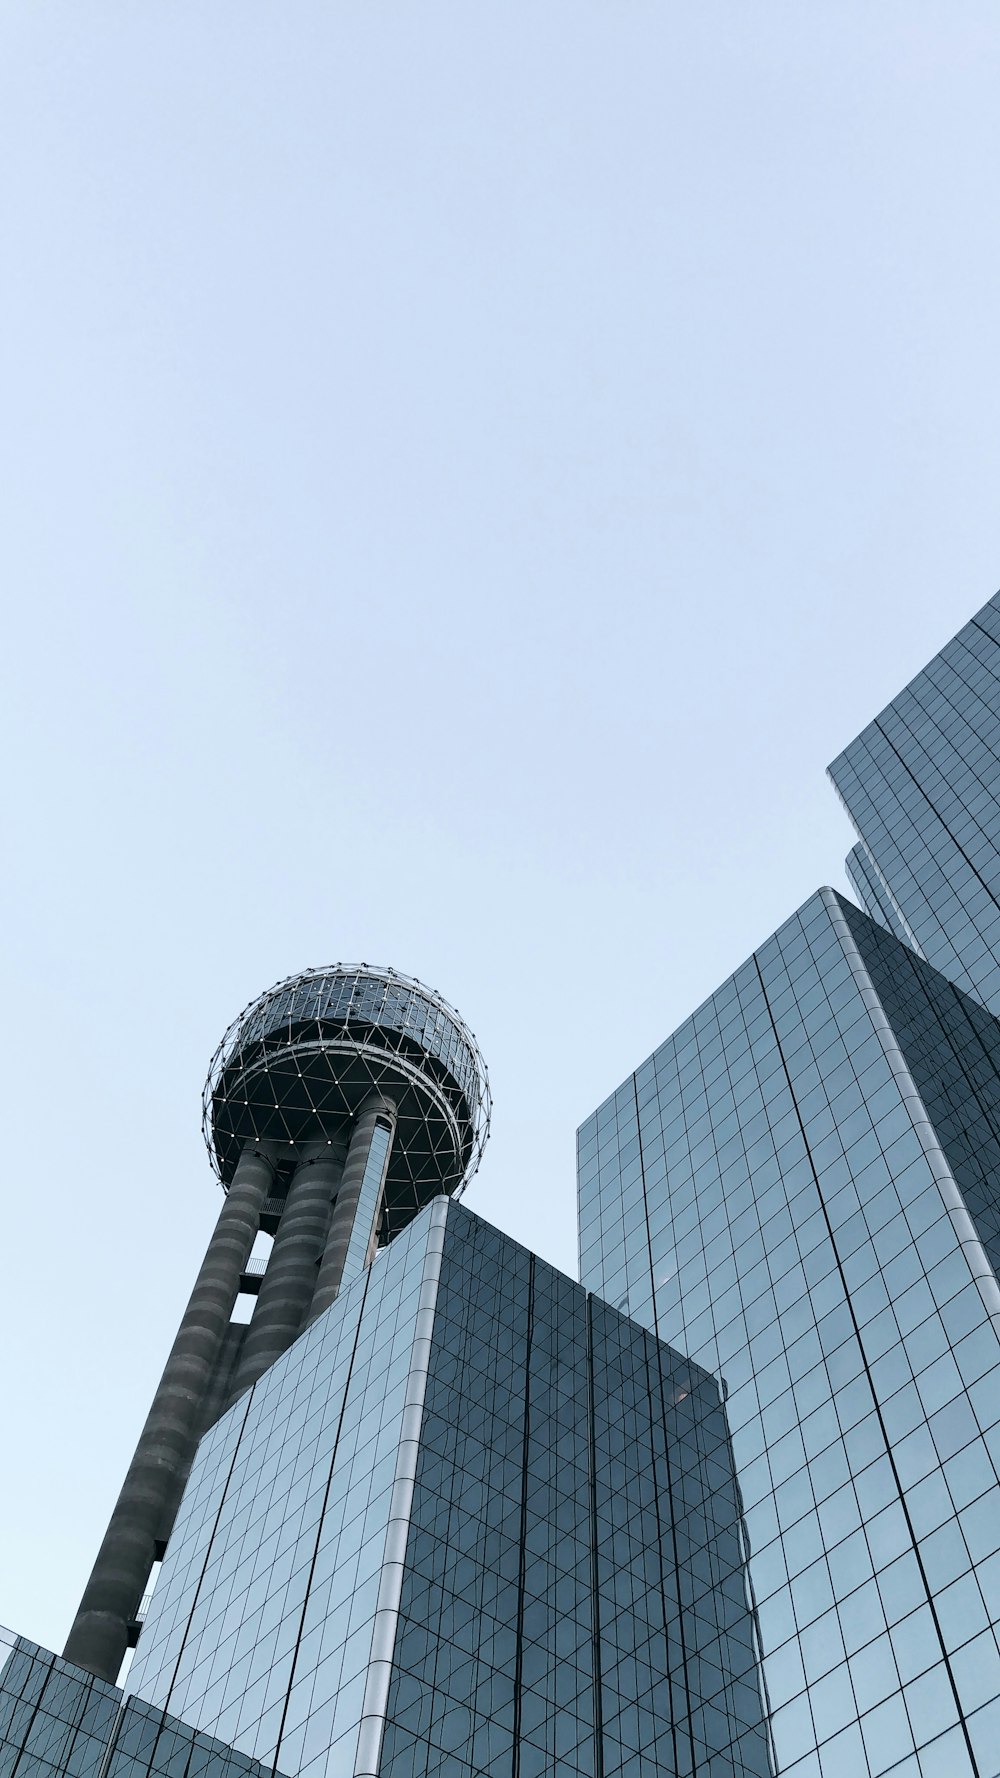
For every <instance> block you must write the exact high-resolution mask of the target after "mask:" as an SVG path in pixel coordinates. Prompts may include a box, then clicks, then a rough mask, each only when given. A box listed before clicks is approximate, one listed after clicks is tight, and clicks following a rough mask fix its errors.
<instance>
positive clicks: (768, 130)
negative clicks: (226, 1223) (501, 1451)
mask: <svg viewBox="0 0 1000 1778" xmlns="http://www.w3.org/2000/svg"><path fill="white" fill-rule="evenodd" d="M998 64H1000V10H998V8H997V6H996V4H995V0H982V3H978V4H977V3H970V0H949V4H947V5H944V4H934V5H928V4H922V3H921V0H880V4H878V5H877V6H873V5H872V4H871V0H862V3H860V4H852V3H850V0H836V3H835V4H834V3H833V0H830V3H829V4H826V3H812V4H810V3H808V0H807V3H806V4H803V3H802V0H789V3H788V4H775V3H773V0H756V3H755V4H753V5H747V4H745V0H729V3H728V4H707V5H700V6H692V5H685V6H681V5H677V4H668V3H667V0H602V3H600V4H596V3H594V0H565V3H563V0H531V4H524V3H523V0H505V3H504V4H502V5H499V4H497V5H494V4H490V3H486V0H474V3H472V0H464V3H462V4H459V3H457V0H456V3H452V4H445V3H443V0H420V3H417V0H411V3H410V4H405V5H404V4H401V3H397V4H380V3H377V0H355V3H354V4H344V3H340V0H322V3H320V0H298V3H293V4H291V5H287V4H286V5H277V4H274V3H272V4H268V5H265V4H261V3H260V0H214V3H213V4H209V5H206V4H205V3H204V0H196V3H195V0H145V3H144V4H142V5H141V6H137V5H133V4H126V3H125V0H119V3H118V4H110V3H104V4H102V3H101V0H88V3H87V4H85V5H81V4H80V3H79V0H62V3H57V0H32V3H31V4H22V5H16V4H10V3H8V4H7V5H6V6H5V7H4V8H3V9H2V13H0V255H2V262H0V263H2V276H0V323H2V325H0V452H2V462H0V488H2V501H3V524H2V532H0V537H2V550H3V557H4V580H5V584H6V587H7V590H8V623H7V646H6V648H5V650H4V668H3V670H4V676H5V685H4V690H3V699H2V703H3V718H4V723H5V727H6V739H5V760H6V765H7V771H6V774H5V777H6V788H7V791H8V810H7V814H6V817H5V827H6V838H7V841H8V864H7V868H6V871H5V873H4V878H3V895H4V899H5V919H4V930H5V933H6V935H7V938H8V941H9V954H8V959H7V964H8V974H7V988H6V998H7V1005H8V1009H9V1010H8V1017H7V1019H6V1020H5V1022H4V1050H5V1080H6V1086H7V1097H8V1111H7V1125H6V1141H5V1145H4V1160H5V1176H6V1188H5V1217H6V1225H7V1236H8V1242H9V1246H8V1250H7V1258H6V1261H5V1266H4V1293H5V1304H4V1308H5V1313H4V1327H5V1358H6V1362H5V1364H4V1367H3V1387H4V1404H3V1416H4V1425H5V1429H6V1432H7V1454H6V1456H5V1460H4V1463H3V1465H2V1468H0V1490H2V1511H0V1524H2V1526H3V1540H4V1544H5V1546H6V1547H5V1551H4V1555H3V1559H2V1562H0V1576H2V1585H0V1622H7V1623H10V1624H13V1625H14V1626H15V1627H16V1628H18V1629H21V1630H23V1631H25V1632H26V1633H28V1634H30V1635H33V1636H35V1637H37V1638H38V1639H39V1640H41V1641H42V1642H44V1643H46V1644H48V1645H50V1646H56V1647H58V1646H60V1645H61V1643H62V1640H63V1637H64V1634H65V1631H66V1629H67V1627H68V1623H69V1620H70V1617H71V1614H72V1610H73V1607H74V1605H75V1602H76V1599H77V1597H78V1595H79V1593H80V1590H81V1588H82V1585H83V1582H84V1579H85V1577H86V1573H87V1571H88V1570H89V1566H90V1562H91V1559H92V1557H93V1555H94V1553H95V1551H96V1547H97V1543H98V1540H99V1537H100V1534H101V1531H102V1529H103V1526H104V1523H105V1522H106V1519H107V1515H108V1512H109V1510H110V1507H111V1504H112V1501H113V1498H114V1495H115V1493H116V1491H117V1487H118V1484H119V1482H120V1480H121V1477H122V1474H123V1472H124V1468H125V1465H126V1462H127V1460H128V1457H129V1455H130V1452H131V1449H132V1445H133V1442H134V1439H135V1436H136V1434H137V1431H138V1428H139V1425H140V1423H141V1420H142V1416H143V1413H144V1410H145V1407H146V1405H147V1403H148V1400H149V1396H150V1394H151V1391H152V1388H153V1386H154V1384H155V1381H156V1378H157V1376H158V1374H159V1369H160V1366H161V1364H162V1360H163V1358H164V1356H165V1352H166V1348H167V1345H168V1342H169V1339H170V1336H171V1333H172V1332H173V1329H174V1327H175V1325H176V1322H177V1319H178V1316H179V1314H180V1312H181V1309H182V1307H183V1304H184V1301H185V1299H186V1295H187V1291H188V1288H189V1286H190V1283H191V1280H192V1277H193V1274H194V1270H195V1267H196V1265H197V1262H198V1260H199V1258H200V1255H201V1252H202V1250H203V1247H204V1243H205V1241H206V1239H207V1237H208V1233H209V1230H210V1227H211V1224H212V1221H213V1219H214V1216H215V1213H216V1209H217V1187H215V1185H214V1184H213V1180H212V1177H211V1174H210V1172H209V1169H208V1164H207V1160H206V1158H205V1155H204V1151H203V1149H202V1146H201V1137H200V1133H199V1124H198V1114H199V1094H200V1089H201V1084H202V1079H203V1076H204V1072H205V1068H206V1065H207V1062H208V1058H209V1055H210V1053H211V1051H212V1049H213V1048H214V1045H215V1043H216V1041H217V1039H218V1037H219V1036H220V1035H221V1033H222V1030H223V1028H224V1027H225V1025H226V1024H227V1023H228V1021H229V1020H230V1018H232V1017H233V1015H234V1014H235V1013H236V1012H237V1011H239V1009H240V1008H241V1007H242V1006H243V1004H244V1003H245V1002H246V1001H247V1000H248V999H249V998H250V997H251V996H252V995H254V994H255V993H256V992H257V991H258V990H260V989H261V988H263V987H265V986H266V985H268V984H269V983H270V982H271V981H273V980H274V979H275V978H276V977H278V976H281V975H284V974H286V973H288V972H289V971H291V970H295V969H298V968H300V967H302V966H304V965H307V964H312V963H324V962H327V961H330V960H333V959H336V958H346V959H357V958H365V959H367V960H369V961H373V962H383V961H386V962H391V963H394V964H396V965H397V966H398V967H399V968H401V969H404V970H406V971H409V972H412V973H414V974H417V975H419V976H421V977H422V978H423V979H425V980H427V981H429V982H431V983H432V984H434V985H436V986H438V987H440V988H441V990H442V991H443V992H444V993H445V994H446V995H447V996H448V998H449V999H451V1000H452V1001H454V1002H455V1003H456V1004H457V1005H458V1006H459V1007H460V1008H461V1010H462V1012H463V1013H464V1014H465V1016H466V1017H467V1018H468V1019H469V1021H470V1023H471V1024H472V1026H473V1028H474V1029H475V1030H476V1031H477V1033H478V1035H479V1038H480V1040H481V1042H482V1045H483V1049H484V1051H485V1053H486V1056H487V1059H488V1061H489V1064H490V1068H491V1072H492V1078H493V1088H494V1097H495V1120H494V1137H493V1141H492V1143H491V1145H490V1149H489V1151H488V1155H487V1159H486V1162H485V1164H484V1167H483V1169H482V1173H481V1175H480V1178H479V1180H478V1181H477V1183H476V1185H475V1187H474V1188H473V1189H472V1190H471V1191H470V1193H469V1195H468V1198H467V1202H468V1203H469V1205H470V1207H472V1208H474V1209H477V1210H479V1211H481V1212H482V1213H483V1214H484V1215H486V1216H488V1217H491V1218H492V1219H494V1220H495V1221H497V1222H498V1223H500V1224H501V1225H502V1226H503V1227H504V1228H505V1229H507V1230H509V1231H510V1232H511V1233H513V1234H515V1235H517V1236H519V1237H520V1238H522V1239H524V1240H525V1241H527V1242H529V1243H531V1244H533V1245H535V1246H537V1248H538V1249H539V1250H540V1251H541V1252H542V1253H543V1254H544V1255H545V1256H546V1257H547V1258H549V1259H552V1260H554V1261H555V1262H556V1263H558V1264H561V1265H563V1266H564V1267H566V1268H567V1269H573V1268H574V1267H575V1223H574V1192H573V1138H574V1129H575V1126H576V1124H577V1123H578V1122H579V1120H580V1119H581V1118H582V1117H583V1116H585V1115H586V1114H587V1112H588V1111H590V1110H591V1109H592V1108H593V1106H594V1105H595V1104H596V1103H597V1102H598V1101H599V1100H600V1099H602V1098H603V1097H604V1096H605V1095H606V1093H607V1092H608V1091H610V1090H611V1089H612V1088H613V1087H614V1086H615V1085H616V1084H617V1083H618V1081H619V1080H620V1078H621V1077H622V1076H623V1075H624V1074H625V1073H626V1071H627V1070H628V1069H630V1068H631V1067H633V1066H634V1065H635V1064H636V1063H637V1062H638V1061H639V1060H640V1059H641V1058H642V1057H643V1056H644V1055H645V1054H646V1053H647V1052H648V1051H649V1050H650V1049H651V1048H652V1047H653V1046H654V1045H655V1044H656V1043H657V1042H658V1041H660V1040H661V1039H662V1038H663V1037H665V1036H666V1035H667V1033H668V1032H669V1031H670V1030H671V1029H672V1028H673V1027H674V1026H675V1025H676V1024H677V1023H679V1021H680V1020H681V1019H682V1018H684V1017H685V1016H686V1015H687V1014H688V1013H689V1012H690V1011H691V1010H692V1008H693V1007H694V1005H695V1004H696V1003H697V1002H698V1001H699V1000H700V999H702V998H703V997H704V996H705V995H706V994H707V993H709V992H710V991H711V990H712V989H713V988H715V987H716V986H717V984H718V983H719V982H720V981H721V980H722V979H723V978H724V977H725V976H726V975H727V974H728V973H729V972H730V971H731V970H732V969H733V968H734V967H735V966H736V965H737V964H739V963H740V962H741V961H742V959H743V958H744V956H745V955H746V954H747V953H748V952H749V951H750V949H751V948H752V947H753V946H754V945H755V944H757V943H759V942H760V941H761V940H762V939H763V938H764V937H765V936H766V935H767V934H768V933H769V932H770V931H771V930H772V929H773V928H774V927H775V926H776V925H777V924H778V923H779V922H780V921H781V920H782V919H783V918H784V917H785V916H786V915H787V914H788V913H790V912H791V910H792V909H793V908H794V907H795V906H796V905H797V904H798V903H799V902H800V901H802V900H804V898H805V897H806V896H807V895H808V894H809V893H810V892H811V891H812V890H813V889H814V888H815V887H816V886H817V884H818V883H820V882H821V881H827V880H832V881H834V882H837V883H841V882H842V878H841V875H840V872H841V865H842V859H843V854H844V851H845V849H846V847H847V845H848V844H849V838H850V836H849V832H848V828H847V824H846V821H845V819H844V817H843V816H842V814H841V812H840V810H839V808H838V805H837V802H836V799H835V797H834V795H833V792H832V791H831V790H830V789H829V788H828V787H827V786H826V784H825V782H824V776H823V772H824V767H825V766H826V764H827V762H828V760H829V759H830V758H832V756H833V755H834V754H835V753H836V752H837V751H838V750H839V749H840V748H841V747H842V746H843V745H844V743H845V742H846V741H848V740H849V739H850V738H851V736H852V735H853V734H854V733H855V732H856V731H857V729H858V728H859V727H861V726H862V724H863V723H864V722H866V721H867V720H868V719H869V718H870V717H871V716H872V715H873V714H874V713H875V711H876V710H877V709H878V708H879V707H880V706H881V705H882V704H883V703H884V702H885V701H886V700H887V699H888V698H889V697H890V696H892V695H893V694H894V693H895V692H896V691H897V690H898V689H899V687H900V686H901V685H902V684H903V683H904V681H905V680H906V679H907V678H908V677H909V676H910V675H911V674H912V673H913V672H914V671H916V670H917V669H918V668H919V667H920V666H922V665H923V663H924V661H925V660H926V659H927V657H928V656H929V655H930V654H931V653H933V652H934V650H935V649H936V648H938V647H939V646H940V645H941V644H942V643H943V642H944V641H945V640H946V639H947V637H948V636H950V635H951V634H952V633H953V631H954V630H956V629H957V628H958V627H959V625H960V624H961V623H962V622H963V621H964V620H965V619H966V618H967V617H968V616H969V614H970V613H971V612H972V611H973V610H974V609H975V608H976V607H977V606H978V605H980V604H981V603H982V602H983V601H984V600H985V599H986V598H987V597H989V596H990V594H991V593H993V592H994V591H995V590H996V587H997V584H998V580H1000V571H998V569H1000V539H998V535H997V518H998V490H1000V428H998V424H997V418H998V401H997V376H996V363H997V332H998V328H997V290H998V287H1000V251H998V227H997V196H996V194H997V189H998V171H1000V168H998V159H1000V157H998V148H1000V119H998V108H997V98H996V95H997V91H998V90H1000V78H998V76H1000V67H998Z"/></svg>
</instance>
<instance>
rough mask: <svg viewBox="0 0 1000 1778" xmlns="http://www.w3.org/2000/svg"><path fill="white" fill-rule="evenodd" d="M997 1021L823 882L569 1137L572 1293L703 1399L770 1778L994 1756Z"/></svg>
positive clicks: (997, 1673)
mask: <svg viewBox="0 0 1000 1778" xmlns="http://www.w3.org/2000/svg"><path fill="white" fill-rule="evenodd" d="M998 1035H1000V1034H998V1031H997V1028H996V1026H995V1025H994V1022H993V1020H992V1018H990V1017H989V1016H988V1015H987V1014H985V1013H984V1012H983V1011H982V1009H981V1008H980V1007H979V1006H978V1005H976V1004H975V1003H974V1002H972V1001H970V1000H969V999H968V998H967V997H966V996H964V995H962V994H961V993H959V992H958V991H957V990H956V989H955V988H954V987H953V986H952V985H951V984H950V983H948V982H946V981H944V980H942V978H941V977H940V976H939V975H938V974H937V973H936V971H935V970H933V969H931V968H930V967H929V965H928V964H927V963H926V962H925V961H924V960H923V959H921V958H919V957H917V956H916V955H915V954H914V953H913V952H912V951H911V950H909V949H907V948H905V947H904V946H903V945H901V944H900V943H899V942H898V940H896V939H895V938H893V937H892V936H891V934H890V933H889V932H888V931H886V930H885V929H884V928H883V927H882V926H880V925H877V924H875V923H874V922H873V921H872V920H870V919H869V918H868V917H867V916H866V915H864V914H863V913H861V912H859V911H858V910H857V909H856V908H854V907H853V906H851V905H850V904H849V903H847V902H845V901H842V900H841V898H840V897H838V896H836V895H835V894H834V893H833V891H832V890H822V891H820V892H819V893H818V894H817V895H816V896H814V897H813V898H812V899H811V900H810V901H809V902H807V903H806V905H805V906H804V907H803V908H802V909H800V911H799V912H798V913H797V914H796V915H795V916H794V917H793V918H792V919H791V920H789V921H788V922H787V923H786V924H785V925H784V926H782V927H781V929H780V930H779V931H778V932H777V933H776V934H775V935H774V936H773V937H772V938H771V939H769V940H768V942H767V943H766V944H765V945H763V946H762V947H761V948H760V950H759V951H758V952H756V953H755V955H754V956H753V957H752V958H750V960H749V961H748V962H747V963H746V964H745V965H744V966H743V967H742V968H741V969H740V970H738V971H737V972H736V974H735V975H734V976H733V977H732V978H731V979H730V980H729V981H728V982H726V983H725V984H724V986H723V987H722V988H720V989H719V991H718V993H717V994H715V995H713V996H712V998H711V999H710V1000H709V1001H707V1002H706V1003H705V1005H704V1006H703V1007H701V1008H700V1009H699V1010H698V1012H696V1013H695V1015H694V1016H693V1018H691V1019H690V1020H689V1021H688V1022H687V1023H686V1024H685V1025H683V1026H682V1027H681V1028H680V1030H679V1031H678V1032H677V1033H676V1034H675V1035H674V1036H673V1037H672V1038H670V1039H669V1040H668V1042H666V1043H665V1044H664V1045H663V1046H662V1047H661V1048H660V1049H659V1050H657V1052H656V1053H655V1055H653V1056H652V1057H651V1058H650V1059H649V1060H648V1061H647V1062H646V1063H644V1064H643V1066H642V1067H641V1068H639V1069H638V1070H637V1071H636V1073H635V1074H634V1075H633V1076H631V1077H630V1078H629V1079H628V1080H627V1081H626V1082H625V1083H624V1084H623V1085H622V1087H620V1088H619V1090H618V1092H617V1093H615V1094H614V1095H613V1096H612V1097H611V1098H610V1099H609V1100H607V1101H606V1103H605V1104H604V1105H602V1106H601V1107H600V1109H599V1110H598V1111H597V1112H596V1113H595V1115H594V1116H593V1117H591V1118H589V1119H588V1120H587V1122H586V1123H585V1124H584V1125H583V1126H582V1128H581V1130H580V1132H579V1212H580V1248H581V1272H582V1277H583V1281H584V1284H585V1285H586V1286H587V1287H588V1288H590V1289H592V1290H595V1291H598V1292H600V1293H601V1294H602V1295H604V1296H606V1297H607V1298H608V1299H609V1300H610V1301H611V1302H612V1303H613V1304H615V1305H616V1306H617V1307H618V1308H619V1309H620V1310H621V1311H622V1312H623V1313H627V1314H629V1315H630V1316H632V1317H634V1318H636V1319H638V1320H640V1321H642V1322H644V1323H645V1325H646V1326H648V1327H649V1328H651V1329H652V1330H653V1331H654V1332H656V1334H657V1335H658V1336H659V1338H660V1340H662V1341H666V1342H669V1344H670V1346H672V1347H673V1348H675V1349H677V1350H679V1351H681V1352H683V1353H685V1354H686V1355H687V1356H688V1357H689V1358H690V1359H692V1360H694V1361H695V1362H696V1363H697V1364H698V1365H700V1366H701V1367H703V1369H704V1370H705V1371H707V1372H708V1373H710V1374H712V1375H713V1376H715V1377H716V1378H717V1379H718V1380H719V1384H720V1387H721V1389H722V1392H723V1394H724V1395H725V1397H726V1408H727V1415H728V1422H729V1428H730V1432H731V1436H732V1450H733V1459H734V1463H735V1469H736V1477H737V1481H738V1484H739V1490H740V1496H741V1499H742V1505H743V1511H744V1514H745V1523H746V1531H747V1547H748V1549H749V1551H750V1552H751V1553H750V1556H749V1563H748V1568H749V1581H750V1586H751V1589H752V1592H751V1596H752V1597H753V1599H754V1600H755V1603H756V1613H757V1622H758V1624H759V1631H760V1640H761V1647H762V1654H763V1676H764V1683H765V1686H766V1693H767V1697H768V1700H769V1706H770V1711H771V1718H770V1726H771V1732H772V1735H773V1744H774V1753H775V1758H776V1762H777V1766H778V1769H779V1770H780V1771H781V1772H782V1773H794V1774H795V1778H856V1775H857V1778H868V1775H871V1778H877V1775H880V1774H883V1773H889V1772H892V1773H893V1774H894V1778H970V1775H975V1778H993V1775H994V1774H995V1773H996V1772H997V1770H998V1769H1000V1648H998V1643H997V1635H996V1632H997V1629H998V1627H1000V1483H998V1466H1000V1386H998V1385H1000V1289H998V1286H997V1277H996V1271H995V1261H996V1258H997V1251H998V1249H997V1221H996V1208H995V1207H996V1205H997V1203H998V1202H1000V1198H998V1192H997V1167H996V1162H997V1160H998V1159H1000V1150H998V1148H997V1142H998V1140H1000V1115H998V1112H1000V1099H998V1082H997V1072H996V1061H997V1056H998V1053H1000V1051H998ZM991 1255H992V1262H993V1263H991Z"/></svg>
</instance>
